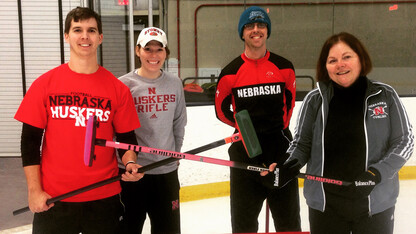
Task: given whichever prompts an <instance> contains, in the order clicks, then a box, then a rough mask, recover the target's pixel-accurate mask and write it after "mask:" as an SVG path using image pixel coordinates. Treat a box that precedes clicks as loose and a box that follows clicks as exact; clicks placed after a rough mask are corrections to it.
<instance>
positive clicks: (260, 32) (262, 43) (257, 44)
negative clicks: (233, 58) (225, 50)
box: [242, 23, 267, 49]
mask: <svg viewBox="0 0 416 234" xmlns="http://www.w3.org/2000/svg"><path fill="white" fill-rule="evenodd" d="M242 38H243V39H244V41H245V45H246V47H247V48H248V49H266V40H267V24H265V23H251V24H246V25H245V26H244V30H243V37H242Z"/></svg>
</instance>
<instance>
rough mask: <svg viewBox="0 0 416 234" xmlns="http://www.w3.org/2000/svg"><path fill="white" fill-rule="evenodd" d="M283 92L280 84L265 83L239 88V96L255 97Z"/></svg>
mask: <svg viewBox="0 0 416 234" xmlns="http://www.w3.org/2000/svg"><path fill="white" fill-rule="evenodd" d="M279 93H282V90H281V88H280V85H264V86H259V87H250V88H243V89H239V90H237V95H238V97H244V98H245V97H255V96H262V95H272V94H279Z"/></svg>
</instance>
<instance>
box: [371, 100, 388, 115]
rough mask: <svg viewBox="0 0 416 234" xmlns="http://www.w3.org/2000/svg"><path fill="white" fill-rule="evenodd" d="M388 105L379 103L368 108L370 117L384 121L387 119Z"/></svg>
mask: <svg viewBox="0 0 416 234" xmlns="http://www.w3.org/2000/svg"><path fill="white" fill-rule="evenodd" d="M387 109H388V108H387V103H385V102H378V103H375V104H371V105H369V106H368V112H369V115H370V117H372V118H373V119H384V118H387V115H388V113H387Z"/></svg>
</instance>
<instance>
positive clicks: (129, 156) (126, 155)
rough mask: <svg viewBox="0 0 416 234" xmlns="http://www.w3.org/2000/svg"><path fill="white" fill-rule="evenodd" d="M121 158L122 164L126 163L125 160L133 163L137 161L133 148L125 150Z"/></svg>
mask: <svg viewBox="0 0 416 234" xmlns="http://www.w3.org/2000/svg"><path fill="white" fill-rule="evenodd" d="M121 160H122V161H123V165H126V164H127V162H130V161H133V162H134V163H136V161H137V155H136V153H135V152H134V151H133V150H127V151H126V152H125V153H124V155H123V157H122V158H121Z"/></svg>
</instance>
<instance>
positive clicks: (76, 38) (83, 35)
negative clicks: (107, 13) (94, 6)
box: [65, 18, 103, 60]
mask: <svg viewBox="0 0 416 234" xmlns="http://www.w3.org/2000/svg"><path fill="white" fill-rule="evenodd" d="M65 41H66V42H67V43H68V44H69V46H70V51H71V60H72V59H76V58H80V59H96V57H97V48H98V46H99V45H100V44H101V43H102V41H103V35H102V34H100V33H99V31H98V27H97V21H96V20H95V18H89V19H85V20H80V21H78V22H75V21H74V20H72V22H71V27H70V29H69V30H68V33H65Z"/></svg>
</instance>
